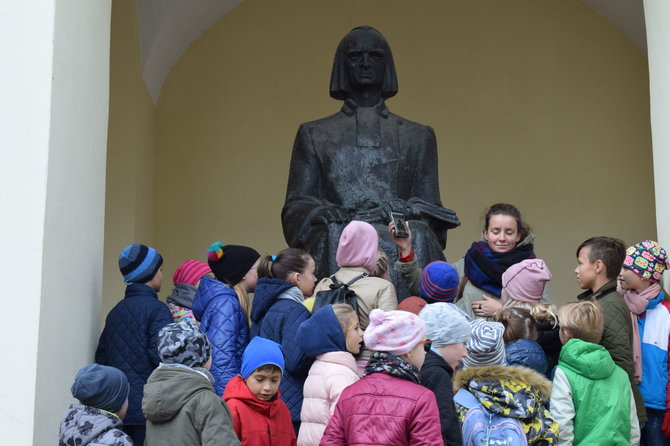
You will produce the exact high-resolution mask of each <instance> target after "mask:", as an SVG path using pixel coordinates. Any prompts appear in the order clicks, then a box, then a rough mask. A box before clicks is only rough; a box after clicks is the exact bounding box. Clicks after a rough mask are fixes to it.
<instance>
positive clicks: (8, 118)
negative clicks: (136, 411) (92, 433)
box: [0, 0, 111, 445]
mask: <svg viewBox="0 0 670 446" xmlns="http://www.w3.org/2000/svg"><path fill="white" fill-rule="evenodd" d="M110 12H111V2H110V0H95V1H90V0H35V1H25V0H6V1H4V2H3V4H2V11H1V12H0V54H2V65H3V69H2V70H0V97H1V98H2V100H0V150H1V151H2V161H1V162H0V209H2V218H0V246H2V249H1V251H2V256H0V271H2V274H1V277H2V278H3V280H2V282H3V284H2V287H3V291H2V305H3V308H2V314H3V320H2V323H1V324H0V337H1V338H2V339H3V342H2V345H3V352H2V355H3V358H5V359H4V360H3V361H2V364H3V365H2V367H1V369H0V382H2V383H4V384H3V385H2V386H0V401H2V404H0V432H4V433H5V437H6V438H7V439H8V440H7V441H10V442H11V443H12V444H17V445H31V444H35V445H42V444H54V443H55V442H57V441H58V440H57V437H58V426H59V424H60V419H61V418H62V415H63V413H64V412H65V409H66V408H67V405H68V404H69V403H70V402H71V401H72V398H71V396H70V393H69V389H70V385H71V384H72V378H73V376H74V372H75V371H76V370H77V369H78V368H79V367H81V366H82V365H84V364H86V363H88V362H91V361H92V352H93V348H94V345H95V341H96V337H97V334H98V332H99V320H100V314H99V312H100V310H99V309H100V301H101V297H100V293H101V275H102V247H103V230H104V227H103V220H104V218H103V217H104V200H105V194H104V185H105V160H106V142H107V119H108V99H109V38H110V36H109V30H110Z"/></svg>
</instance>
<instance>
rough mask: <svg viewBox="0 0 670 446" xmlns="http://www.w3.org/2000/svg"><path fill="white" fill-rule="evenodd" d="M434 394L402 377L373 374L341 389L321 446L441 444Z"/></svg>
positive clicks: (420, 445)
mask: <svg viewBox="0 0 670 446" xmlns="http://www.w3.org/2000/svg"><path fill="white" fill-rule="evenodd" d="M440 429H441V427H440V414H439V412H438V410H437V402H436V401H435V394H434V393H433V392H431V391H430V390H428V389H426V388H425V387H422V386H420V385H418V384H414V383H413V382H410V381H407V380H405V379H402V378H397V377H395V376H391V375H389V374H386V373H373V374H372V375H368V376H365V377H364V378H361V379H360V380H359V381H358V382H356V383H354V384H352V385H350V386H349V387H347V388H346V389H344V391H343V392H342V395H341V396H340V401H339V402H338V403H337V406H335V413H334V414H333V416H332V417H331V419H330V422H329V423H328V427H327V428H326V431H325V433H324V435H323V438H322V439H321V443H319V444H320V445H322V446H330V445H338V446H339V445H366V446H371V445H379V446H401V445H402V446H408V445H412V446H424V445H430V446H442V445H443V444H444V443H443V441H442V432H441V431H440Z"/></svg>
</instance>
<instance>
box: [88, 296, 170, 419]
mask: <svg viewBox="0 0 670 446" xmlns="http://www.w3.org/2000/svg"><path fill="white" fill-rule="evenodd" d="M172 322H173V321H172V314H170V310H169V309H168V307H167V305H165V304H164V303H163V302H161V301H160V300H158V295H157V294H156V292H155V291H154V290H153V288H151V287H149V286H147V285H144V284H140V283H133V284H130V285H128V287H126V295H125V297H124V299H123V300H122V301H121V302H119V303H118V304H116V306H115V307H114V308H112V311H110V312H109V314H108V315H107V319H106V320H105V328H104V329H103V330H102V334H101V335H100V342H98V348H97V350H96V351H95V362H97V363H98V364H102V365H108V366H112V367H116V368H117V369H119V370H121V371H122V372H123V373H125V374H126V376H127V377H128V382H129V383H130V393H129V395H128V412H127V413H126V416H125V418H124V419H123V424H125V425H138V424H145V423H146V420H145V418H144V415H143V414H142V396H143V391H144V385H145V384H146V383H147V379H148V378H149V375H151V372H153V370H154V369H155V368H156V367H158V363H159V362H160V359H159V357H158V348H157V346H158V332H159V331H160V329H161V328H163V327H164V326H166V325H167V324H171V323H172Z"/></svg>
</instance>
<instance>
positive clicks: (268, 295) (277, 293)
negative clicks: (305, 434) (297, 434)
mask: <svg viewBox="0 0 670 446" xmlns="http://www.w3.org/2000/svg"><path fill="white" fill-rule="evenodd" d="M291 288H295V287H294V285H293V284H291V283H289V282H286V281H284V280H280V279H269V278H265V277H263V278H260V279H258V282H257V283H256V291H255V293H254V304H253V308H252V309H251V335H252V337H254V336H260V337H262V338H265V339H269V340H271V341H275V342H276V343H277V344H280V345H281V346H282V352H283V353H284V376H283V377H282V381H281V384H280V385H279V389H280V390H281V394H282V400H284V402H285V403H286V405H287V406H288V408H289V410H290V411H291V419H292V420H293V421H294V422H298V421H300V410H301V408H302V388H303V386H304V384H305V378H307V373H308V372H309V368H310V366H311V365H312V362H313V361H314V358H311V357H309V356H306V355H305V354H303V352H302V350H301V349H300V347H298V342H297V340H296V338H297V333H298V327H300V324H301V323H303V322H304V321H305V320H307V319H308V318H309V316H310V313H309V311H308V310H307V308H305V306H304V305H303V304H302V303H301V302H297V301H295V300H293V299H292V298H290V297H289V293H288V292H289V291H290V290H291ZM296 290H297V288H296Z"/></svg>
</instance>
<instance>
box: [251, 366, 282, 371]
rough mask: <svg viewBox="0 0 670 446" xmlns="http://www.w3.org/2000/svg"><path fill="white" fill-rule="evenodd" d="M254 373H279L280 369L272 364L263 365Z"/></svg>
mask: <svg viewBox="0 0 670 446" xmlns="http://www.w3.org/2000/svg"><path fill="white" fill-rule="evenodd" d="M255 372H279V373H281V369H280V368H279V367H278V366H276V365H274V364H263V365H262V366H260V367H258V368H257V369H256V370H254V373H255Z"/></svg>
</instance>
